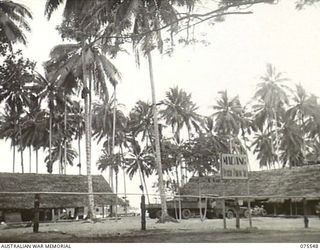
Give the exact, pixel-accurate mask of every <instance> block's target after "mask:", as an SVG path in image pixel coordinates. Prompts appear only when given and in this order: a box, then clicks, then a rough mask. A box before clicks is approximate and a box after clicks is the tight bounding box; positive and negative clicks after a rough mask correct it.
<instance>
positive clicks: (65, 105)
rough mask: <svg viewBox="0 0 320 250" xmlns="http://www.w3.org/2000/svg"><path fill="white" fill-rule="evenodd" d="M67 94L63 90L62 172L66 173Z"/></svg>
mask: <svg viewBox="0 0 320 250" xmlns="http://www.w3.org/2000/svg"><path fill="white" fill-rule="evenodd" d="M67 112H68V111H67V95H66V91H64V141H63V143H64V152H63V153H64V169H63V172H64V174H67V115H68V114H67Z"/></svg>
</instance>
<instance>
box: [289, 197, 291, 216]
mask: <svg viewBox="0 0 320 250" xmlns="http://www.w3.org/2000/svg"><path fill="white" fill-rule="evenodd" d="M289 201H290V216H292V201H291V199H290V200H289Z"/></svg>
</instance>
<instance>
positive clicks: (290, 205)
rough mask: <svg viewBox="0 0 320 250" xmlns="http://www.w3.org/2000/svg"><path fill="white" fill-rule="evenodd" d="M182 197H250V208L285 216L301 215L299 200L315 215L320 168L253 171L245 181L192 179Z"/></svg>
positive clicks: (319, 197) (319, 194) (318, 196)
mask: <svg viewBox="0 0 320 250" xmlns="http://www.w3.org/2000/svg"><path fill="white" fill-rule="evenodd" d="M181 194H183V195H200V194H201V195H206V194H207V195H212V196H238V197H246V196H251V197H254V202H253V205H254V204H259V205H261V204H264V206H265V208H266V209H267V211H268V213H269V214H270V213H272V214H279V213H281V214H287V215H298V214H303V211H302V199H303V198H306V200H307V201H308V207H309V213H310V214H315V212H316V211H315V209H316V206H317V204H318V203H319V201H320V165H313V166H302V167H296V168H292V169H274V170H266V171H252V172H249V178H248V179H247V180H245V179H244V180H240V179H237V180H232V179H230V180H224V179H221V177H220V176H219V175H216V176H206V177H192V178H191V179H190V181H189V182H188V183H187V184H186V185H185V186H184V187H183V188H182V190H181ZM244 201H245V199H244Z"/></svg>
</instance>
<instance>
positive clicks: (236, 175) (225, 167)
mask: <svg viewBox="0 0 320 250" xmlns="http://www.w3.org/2000/svg"><path fill="white" fill-rule="evenodd" d="M221 177H222V179H248V158H247V156H246V155H234V154H222V155H221Z"/></svg>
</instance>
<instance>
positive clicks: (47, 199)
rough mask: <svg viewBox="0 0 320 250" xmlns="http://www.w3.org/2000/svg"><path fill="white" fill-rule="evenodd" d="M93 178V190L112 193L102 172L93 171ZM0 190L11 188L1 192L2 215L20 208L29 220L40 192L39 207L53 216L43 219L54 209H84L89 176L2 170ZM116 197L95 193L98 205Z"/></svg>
mask: <svg viewBox="0 0 320 250" xmlns="http://www.w3.org/2000/svg"><path fill="white" fill-rule="evenodd" d="M92 182H93V192H96V193H98V192H104V193H112V190H111V188H110V186H109V184H108V183H107V181H106V180H105V179H104V177H103V176H102V175H93V176H92ZM0 192H12V193H10V194H8V193H6V194H1V193H0V211H1V214H2V217H4V215H5V213H9V212H18V213H21V215H22V219H24V220H29V219H30V217H32V210H33V208H34V199H35V194H34V192H39V194H40V211H42V213H45V214H46V215H44V214H43V215H42V217H50V218H44V219H52V218H51V216H52V215H50V214H52V213H51V211H52V210H53V209H62V208H64V209H66V208H73V209H76V208H78V209H81V210H82V211H83V210H84V208H86V207H88V195H86V194H79V193H87V192H88V179H87V176H85V175H57V174H31V173H26V174H21V173H0ZM15 192H27V193H20V194H19V193H15ZM29 192H30V193H29ZM31 192H32V193H31ZM42 192H55V193H42ZM63 192H64V193H63ZM66 193H69V194H66ZM72 193H75V194H72ZM115 199H116V197H115V195H105V194H103V195H102V194H101V195H100V194H99V195H94V203H95V206H96V207H104V206H107V205H113V204H115ZM121 202H122V200H120V199H119V198H118V204H120V203H121Z"/></svg>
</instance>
